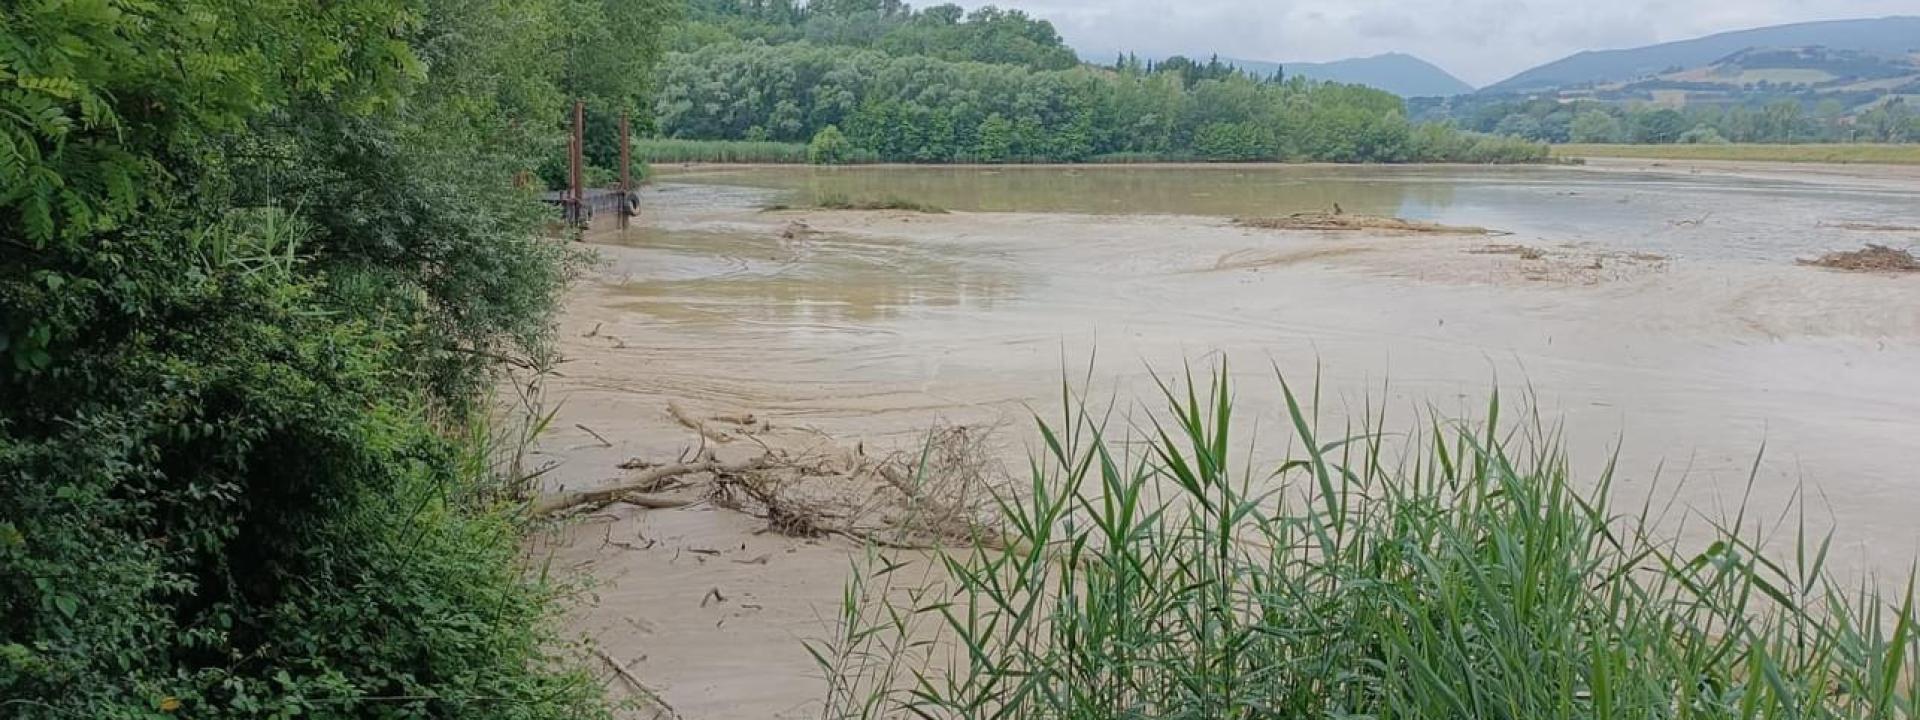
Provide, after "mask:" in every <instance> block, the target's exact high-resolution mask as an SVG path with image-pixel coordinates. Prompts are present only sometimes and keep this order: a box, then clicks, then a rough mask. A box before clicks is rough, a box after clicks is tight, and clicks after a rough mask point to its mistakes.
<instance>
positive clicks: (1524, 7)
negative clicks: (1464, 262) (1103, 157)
mask: <svg viewBox="0 0 1920 720" xmlns="http://www.w3.org/2000/svg"><path fill="white" fill-rule="evenodd" d="M914 4H915V5H931V4H936V3H935V2H932V1H928V0H923V1H922V2H916V3H914ZM962 4H964V5H967V6H969V7H972V6H977V5H982V4H996V5H999V6H1001V7H1012V8H1020V9H1023V10H1026V11H1027V12H1028V13H1030V14H1033V15H1036V16H1039V17H1041V18H1045V19H1047V20H1051V21H1053V24H1054V26H1055V27H1056V28H1058V29H1059V30H1060V34H1061V35H1062V36H1063V37H1065V38H1066V40H1067V43H1068V44H1070V45H1072V46H1073V47H1074V49H1076V50H1078V51H1080V53H1081V54H1082V55H1083V56H1086V57H1087V58H1088V59H1096V60H1097V59H1102V58H1104V57H1105V56H1108V55H1112V54H1113V53H1115V52H1117V51H1121V50H1134V51H1137V52H1140V53H1142V54H1151V55H1155V56H1164V55H1173V54H1186V55H1199V56H1202V57H1204V56H1205V55H1207V54H1208V53H1212V52H1218V53H1219V54H1220V55H1222V56H1227V57H1237V58H1244V59H1248V60H1274V61H1283V62H1284V61H1309V62H1317V61H1325V60H1339V59H1342V58H1349V57H1363V56H1367V55H1378V54H1380V53H1384V52H1394V51H1398V52H1404V53H1409V54H1412V55H1418V56H1420V57H1421V58H1424V59H1426V60H1427V61H1428V62H1432V63H1434V64H1436V65H1439V66H1440V67H1442V68H1445V69H1446V70H1447V71H1448V72H1451V73H1453V74H1454V75H1457V76H1459V77H1460V79H1462V80H1465V81H1467V82H1469V83H1472V84H1474V85H1487V84H1490V83H1493V82H1496V81H1499V80H1501V79H1504V78H1506V77H1507V76H1510V75H1512V74H1514V73H1517V72H1519V71H1521V70H1525V69H1527V68H1530V67H1533V66H1535V65H1538V64H1540V63H1543V62H1547V61H1550V60H1556V59H1559V58H1561V57H1563V56H1566V55H1570V54H1572V53H1575V52H1578V51H1580V50H1599V49H1610V48H1621V47H1635V46H1639V45H1649V44H1653V43H1659V42H1666V41H1669V40H1684V39H1687V38H1691V37H1698V36H1701V35H1709V34H1712V33H1716V32H1721V31H1725V30H1739V29H1743V28H1749V27H1759V26H1763V25H1777V24H1780V23H1790V22H1800V21H1805V20H1830V19H1841V18H1858V17H1880V16H1884V15H1920V0H1691V1H1689V0H1423V1H1418V2H1416V1H1413V0H1399V1H1395V0H997V1H996V2H992V3H987V2H982V1H981V0H972V1H971V2H964V3H962Z"/></svg>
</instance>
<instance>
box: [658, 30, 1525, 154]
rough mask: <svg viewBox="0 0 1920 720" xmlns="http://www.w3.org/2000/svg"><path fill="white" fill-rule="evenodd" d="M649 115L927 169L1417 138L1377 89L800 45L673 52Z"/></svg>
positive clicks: (1287, 150) (1329, 150) (1348, 149)
mask: <svg viewBox="0 0 1920 720" xmlns="http://www.w3.org/2000/svg"><path fill="white" fill-rule="evenodd" d="M655 116H656V118H657V120H658V128H659V130H660V132H661V133H663V134H665V135H667V136H669V137H672V138H682V139H702V140H740V139H744V138H746V137H748V135H749V133H752V132H753V131H754V129H755V128H762V129H768V130H767V131H768V132H769V134H770V135H771V136H772V137H775V138H778V139H782V140H790V141H798V140H802V139H808V138H811V137H813V135H814V134H816V133H819V132H820V131H822V130H824V129H825V128H827V127H828V126H834V127H837V128H839V129H841V130H842V131H844V133H845V135H846V137H847V141H848V142H849V143H851V144H852V146H853V147H854V148H856V149H858V150H860V151H864V152H868V153H871V154H872V155H873V156H875V157H878V158H880V159H882V160H887V161H895V162H935V163H938V162H1081V161H1086V160H1088V159H1091V158H1094V157H1097V156H1108V157H1111V156H1115V155H1119V154H1125V155H1131V156H1141V155H1150V156H1158V157H1165V158H1187V157H1192V158H1200V159H1209V160H1222V161H1248V160H1282V159H1286V160H1294V159H1297V160H1319V161H1329V162H1404V161H1406V160H1408V159H1411V157H1412V155H1411V152H1410V151H1411V147H1410V143H1411V138H1410V135H1411V133H1412V132H1413V129H1414V127H1415V126H1414V125H1413V124H1411V123H1409V122H1408V121H1407V120H1406V116H1405V114H1404V107H1403V104H1402V102H1401V101H1400V99H1399V98H1397V97H1394V96H1392V95H1389V94H1387V93H1384V92H1380V91H1377V90H1372V89H1368V88H1364V87H1359V86H1351V85H1339V84H1328V83H1313V82H1307V81H1305V80H1299V79H1295V80H1289V81H1287V82H1274V81H1272V80H1269V79H1260V78H1253V77H1249V76H1246V75H1244V74H1241V73H1239V72H1237V71H1235V70H1233V69H1232V68H1231V67H1230V66H1226V65H1223V64H1220V63H1218V61H1215V62H1212V63H1209V64H1206V65H1195V64H1192V63H1176V62H1172V61H1169V62H1166V63H1162V64H1161V65H1160V66H1159V68H1158V69H1156V70H1154V71H1153V72H1146V71H1145V70H1144V69H1139V70H1134V69H1128V70H1122V71H1114V70H1107V69H1097V68H1092V67H1084V66H1083V67H1076V68H1073V69H1068V70H1040V71H1036V70H1032V69H1030V68H1027V67H1024V66H1021V65H1008V64H1002V65H988V64H980V63H966V62H949V61H944V60H939V59H934V58H929V57H925V56H894V55H888V54H885V53H881V52H875V51H848V50H847V49H845V48H839V47H821V46H816V45H813V44H811V43H807V42H794V43H788V44H781V45H767V44H763V43H760V42H749V43H740V42H727V43H717V44H711V45H708V46H706V47H702V48H700V49H698V50H695V51H692V52H684V53H671V54H669V55H668V57H667V60H666V64H665V67H664V69H663V73H662V81H661V87H660V94H659V97H658V100H657V101H656V105H655ZM1424 132H1428V133H1442V134H1444V133H1452V132H1454V131H1453V130H1452V129H1450V128H1448V127H1444V126H1440V127H1435V128H1433V129H1430V130H1425V131H1424ZM1461 146H1462V147H1463V148H1464V147H1465V146H1466V143H1462V145H1461ZM1429 147H1432V145H1430V146H1429ZM1542 156H1544V150H1542V151H1540V152H1539V153H1538V154H1536V157H1542ZM1440 159H1452V160H1467V159H1468V158H1466V157H1450V156H1449V157H1442V158H1440Z"/></svg>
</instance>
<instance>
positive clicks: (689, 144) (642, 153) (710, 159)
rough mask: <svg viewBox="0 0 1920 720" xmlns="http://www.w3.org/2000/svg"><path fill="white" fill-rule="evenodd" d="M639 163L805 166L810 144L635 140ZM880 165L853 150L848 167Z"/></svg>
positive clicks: (634, 150) (661, 139) (635, 156)
mask: <svg viewBox="0 0 1920 720" xmlns="http://www.w3.org/2000/svg"><path fill="white" fill-rule="evenodd" d="M633 157H634V159H635V160H638V161H642V162H650V163H765V164H779V165H805V164H807V162H808V161H809V158H808V155H807V144H806V143H783V142H754V141H749V140H674V139H667V138H651V139H641V140H634V141H633ZM871 162H876V158H874V157H873V154H872V153H868V152H863V151H860V150H849V151H848V157H847V158H846V159H845V160H844V163H846V164H858V163H871Z"/></svg>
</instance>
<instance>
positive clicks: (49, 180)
mask: <svg viewBox="0 0 1920 720" xmlns="http://www.w3.org/2000/svg"><path fill="white" fill-rule="evenodd" d="M598 1H599V0H335V1H332V2H324V3H305V2H265V3H258V2H241V1H239V0H170V1H169V2H158V3H153V2H121V1H119V0H113V1H110V2H55V3H8V4H6V5H4V6H3V7H0V85H4V86H5V88H6V91H5V92H0V110H4V112H0V156H4V158H3V159H4V161H0V180H4V181H5V185H4V187H5V188H6V189H5V190H4V191H0V397H3V398H5V400H4V402H0V698H5V700H4V701H0V707H4V711H3V712H0V714H4V715H6V716H7V717H9V718H16V717H17V718H23V719H24V720H40V719H42V718H72V717H85V718H135V717H142V718H146V717H158V716H162V715H166V714H169V713H178V714H179V715H180V716H192V717H292V716H295V715H332V716H369V715H373V716H393V717H400V716H414V717H432V716H444V717H454V716H458V717H472V718H516V719H526V720H534V719H553V720H558V719H559V718H575V717H603V716H605V715H606V713H607V709H606V708H605V707H603V706H602V705H601V704H600V703H598V702H597V701H596V698H595V697H594V696H595V694H596V691H595V690H594V689H593V688H592V686H591V685H590V684H585V683H582V682H581V678H580V677H579V676H577V675H576V674H574V673H572V672H570V671H568V670H567V669H565V668H564V667H560V666H558V665H557V664H556V663H555V661H554V659H553V655H552V653H551V651H552V649H553V648H554V647H556V645H554V644H553V640H554V638H553V637H552V635H551V634H550V632H549V630H548V629H547V628H546V626H545V624H544V623H545V622H546V618H549V617H551V613H552V610H553V608H552V607H551V606H550V605H548V602H549V598H550V596H551V590H550V589H548V588H545V587H539V586H538V585H537V583H539V582H540V581H539V580H537V579H533V578H529V577H527V576H526V575H525V574H524V572H523V570H524V567H523V566H522V565H521V563H520V562H519V560H520V548H519V546H518V538H519V535H518V532H517V531H518V530H519V529H521V525H520V524H519V523H520V521H519V520H516V519H515V518H514V516H513V514H512V513H513V511H512V510H510V509H509V508H511V507H513V506H514V505H515V504H516V503H515V502H514V500H515V497H514V492H515V490H514V486H513V485H512V484H511V483H512V482H516V481H517V479H515V478H508V477H500V476H495V475H494V474H493V471H492V470H490V469H488V468H487V465H488V462H487V460H486V459H485V458H486V457H487V456H488V453H489V450H488V448H485V447H481V446H480V444H481V443H484V442H485V441H484V440H477V439H476V438H483V437H484V436H485V435H487V432H486V428H485V427H484V413H483V412H482V411H481V410H480V409H478V408H477V406H478V405H480V404H481V402H482V401H481V396H480V395H479V394H478V391H479V389H481V388H484V387H488V386H491V385H492V384H493V382H494V380H496V379H497V378H496V377H495V376H494V373H495V372H496V371H497V369H498V365H497V364H496V363H497V362H498V361H497V360H496V358H502V357H508V358H516V359H517V360H516V361H517V362H523V363H527V364H539V363H541V362H544V359H545V357H546V353H547V351H548V343H549V341H550V339H551V337H550V333H551V328H552V317H553V312H554V304H555V301H556V298H557V296H558V293H559V291H560V289H561V288H562V287H563V285H564V282H565V280H566V279H567V278H568V276H569V273H570V272H571V270H572V268H573V267H575V263H576V262H578V261H579V258H578V257H577V256H575V255H574V254H573V252H572V251H571V250H570V249H569V248H568V247H567V245H566V244H563V243H556V242H552V239H551V237H550V236H548V235H547V233H546V232H545V227H546V226H547V224H548V222H549V220H550V219H551V217H552V215H551V212H550V210H549V209H548V208H547V207H545V206H544V205H543V204H542V203H541V202H539V200H538V199H537V196H536V195H535V194H534V193H532V192H530V191H529V190H528V189H526V188H519V187H516V185H515V183H514V178H515V177H516V176H523V175H524V174H526V173H528V172H530V171H532V170H534V169H535V168H536V167H537V166H538V164H539V162H540V159H541V158H544V157H547V156H549V155H552V154H555V153H553V150H554V149H555V148H556V147H558V146H559V145H560V143H561V142H562V138H563V135H562V133H561V130H562V127H561V119H562V117H563V113H564V111H565V107H566V103H565V102H564V100H565V98H567V97H568V96H569V95H570V94H572V93H573V92H575V91H582V92H584V91H586V90H587V89H589V88H597V89H600V90H603V91H605V92H608V93H611V94H612V95H610V96H617V97H624V98H626V99H627V100H632V101H636V102H637V101H638V100H639V99H640V98H641V96H642V94H643V91H633V90H632V87H633V86H631V85H627V83H632V82H644V78H645V77H649V76H651V73H650V68H649V67H648V66H647V64H646V62H644V61H642V62H637V63H632V62H626V61H625V60H620V61H618V62H615V60H616V59H614V58H604V60H607V61H608V62H609V63H610V64H609V65H607V66H605V67H614V66H618V67H619V68H621V70H620V72H636V73H639V74H640V76H641V77H640V78H634V77H625V78H603V77H597V76H596V75H595V74H596V73H598V72H601V68H602V67H603V66H601V65H598V64H596V63H597V62H598V61H596V62H594V63H584V62H583V63H562V62H558V61H557V58H559V57H560V53H561V51H562V49H564V48H565V47H567V45H568V43H569V42H570V40H569V38H570V37H572V33H574V32H576V30H577V28H573V27H570V26H569V25H568V24H567V23H568V21H569V20H570V19H573V18H574V16H575V14H576V11H581V10H582V9H583V6H584V5H592V4H597V3H598ZM645 4H646V3H644V2H640V3H627V4H624V5H623V6H621V7H617V8H615V7H613V6H612V5H606V6H602V7H603V9H611V10H617V11H618V12H612V11H610V12H608V13H607V14H606V15H605V16H604V17H602V18H601V20H603V21H604V22H606V23H607V24H608V26H607V27H604V28H602V29H604V30H605V32H606V33H608V34H609V35H611V36H616V37H627V38H633V39H636V40H637V41H640V42H644V41H645V38H647V37H650V36H654V35H657V33H658V31H659V30H660V28H659V27H658V25H656V24H653V23H655V22H657V20H655V19H648V18H649V17H652V16H648V15H646V14H644V13H639V12H637V10H638V6H641V5H645ZM616 5H619V3H616ZM628 11H636V12H634V13H631V14H630V13H629V12H628ZM623 57H624V56H623ZM400 696H405V697H407V698H408V699H407V700H404V701H400V702H395V701H394V699H395V698H396V697H400Z"/></svg>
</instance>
